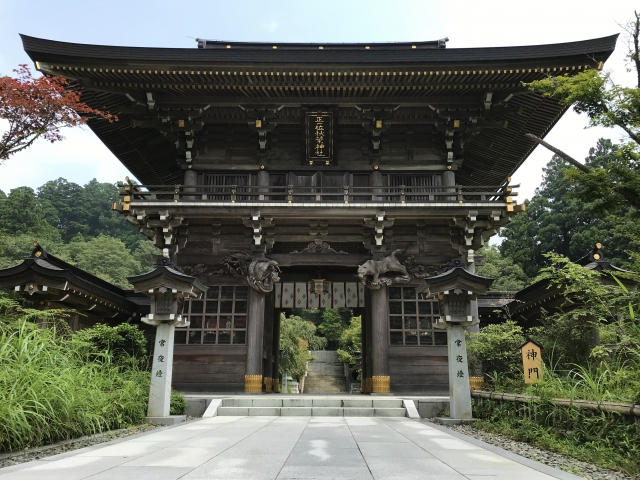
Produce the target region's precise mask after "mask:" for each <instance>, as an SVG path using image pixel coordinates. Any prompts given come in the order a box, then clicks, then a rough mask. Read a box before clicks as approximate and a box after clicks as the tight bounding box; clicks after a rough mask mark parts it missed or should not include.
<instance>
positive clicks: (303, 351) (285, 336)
mask: <svg viewBox="0 0 640 480" xmlns="http://www.w3.org/2000/svg"><path fill="white" fill-rule="evenodd" d="M315 332H316V327H315V325H314V324H313V323H312V322H309V321H307V320H303V319H302V318H300V317H296V316H291V317H289V318H286V317H285V316H284V314H281V315H280V349H281V350H282V357H281V358H280V371H279V373H280V375H291V376H292V377H293V378H294V379H296V380H300V378H301V377H302V376H304V374H305V372H306V371H307V363H308V362H310V361H311V360H313V359H314V357H312V356H311V355H309V353H308V351H307V349H311V350H320V349H322V348H324V346H325V345H326V341H327V340H326V339H325V338H322V337H318V336H317V335H316V334H315Z"/></svg>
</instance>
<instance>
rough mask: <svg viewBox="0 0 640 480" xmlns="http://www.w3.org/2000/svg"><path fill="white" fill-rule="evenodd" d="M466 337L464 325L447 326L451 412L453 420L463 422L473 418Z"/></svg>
mask: <svg viewBox="0 0 640 480" xmlns="http://www.w3.org/2000/svg"><path fill="white" fill-rule="evenodd" d="M464 335H465V327H463V326H462V325H447V340H448V342H447V343H448V351H449V397H450V406H449V412H450V415H451V418H459V419H462V420H465V419H470V418H472V414H471V395H470V389H469V365H468V363H467V345H466V342H465V337H464Z"/></svg>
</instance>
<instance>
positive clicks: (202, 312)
mask: <svg viewBox="0 0 640 480" xmlns="http://www.w3.org/2000/svg"><path fill="white" fill-rule="evenodd" d="M248 292H249V287H232V286H219V287H211V288H209V290H207V293H206V295H205V296H204V297H203V298H202V299H199V300H190V301H188V302H185V304H184V311H183V315H185V316H188V317H189V320H190V325H189V326H188V327H182V328H176V336H175V344H176V345H245V344H246V343H247V294H248Z"/></svg>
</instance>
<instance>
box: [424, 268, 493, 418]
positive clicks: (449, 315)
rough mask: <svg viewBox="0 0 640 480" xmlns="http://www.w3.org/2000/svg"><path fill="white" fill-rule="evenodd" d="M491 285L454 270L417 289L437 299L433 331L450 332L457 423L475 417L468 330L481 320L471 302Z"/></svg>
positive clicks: (451, 393) (452, 396)
mask: <svg viewBox="0 0 640 480" xmlns="http://www.w3.org/2000/svg"><path fill="white" fill-rule="evenodd" d="M492 283H493V279H491V278H485V277H480V276H478V275H475V274H473V273H471V272H469V271H468V270H465V269H464V268H462V267H454V268H452V269H451V270H448V271H446V272H444V273H442V274H440V275H436V276H433V277H429V278H425V279H424V281H423V282H422V285H420V286H419V287H418V288H417V292H418V294H419V295H422V297H423V298H426V297H435V298H436V299H437V300H438V303H439V306H440V318H439V319H438V320H437V321H436V323H435V325H434V328H441V329H446V330H447V349H448V357H449V397H450V407H449V411H450V415H451V419H452V420H454V421H458V423H459V422H460V421H465V420H471V418H472V413H471V391H470V389H469V366H468V363H467V345H466V341H465V329H466V328H467V327H470V326H472V325H477V324H478V323H479V320H478V318H477V316H476V315H477V314H476V312H474V311H473V309H472V303H471V301H472V300H476V299H477V296H478V295H483V294H485V293H486V292H487V290H488V289H489V287H490V286H491V284H492Z"/></svg>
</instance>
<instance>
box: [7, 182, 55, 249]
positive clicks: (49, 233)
mask: <svg viewBox="0 0 640 480" xmlns="http://www.w3.org/2000/svg"><path fill="white" fill-rule="evenodd" d="M57 216H58V213H57V211H56V209H55V208H54V207H53V205H51V203H50V202H49V201H47V200H41V199H39V198H38V197H37V196H36V194H35V192H34V191H33V189H32V188H29V187H18V188H14V189H13V190H11V191H10V192H9V195H7V196H6V197H4V198H0V231H2V232H3V233H5V234H8V235H20V234H30V235H33V236H35V237H38V236H43V237H47V238H55V237H58V238H59V237H60V234H59V232H58V230H57V229H56V226H55V224H56V222H57ZM33 240H37V238H33V239H32V241H33Z"/></svg>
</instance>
